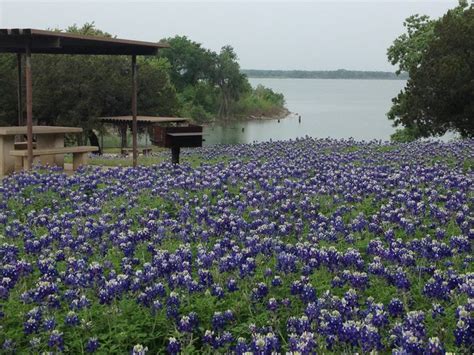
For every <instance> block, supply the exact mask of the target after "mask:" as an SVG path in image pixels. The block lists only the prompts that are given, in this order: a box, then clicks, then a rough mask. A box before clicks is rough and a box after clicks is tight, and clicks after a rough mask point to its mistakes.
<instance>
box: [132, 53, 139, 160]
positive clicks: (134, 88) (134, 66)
mask: <svg viewBox="0 0 474 355" xmlns="http://www.w3.org/2000/svg"><path fill="white" fill-rule="evenodd" d="M137 86H138V80H137V56H136V55H135V54H134V55H132V116H133V119H132V145H133V147H132V148H133V167H134V168H136V167H137V163H138V140H137V131H138V127H137V126H138V125H137Z"/></svg>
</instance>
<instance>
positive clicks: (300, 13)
mask: <svg viewBox="0 0 474 355" xmlns="http://www.w3.org/2000/svg"><path fill="white" fill-rule="evenodd" d="M456 4H457V0H437V1H424V0H417V1H406V0H399V1H390V2H389V1H384V0H377V1H365V2H361V1H336V0H333V1H316V0H314V1H306V2H302V1H279V2H275V1H253V2H242V1H226V0H223V1H222V0H221V1H219V2H201V1H179V0H178V1H173V2H163V1H153V2H152V1H140V2H138V1H110V0H105V1H104V0H102V1H101V0H98V1H65V0H63V1H50V2H44V1H22V0H15V1H11V0H0V28H15V27H16V28H18V27H20V28H38V29H46V28H56V27H57V28H65V27H67V26H69V25H71V24H78V25H82V24H84V23H85V22H92V21H94V22H95V24H96V25H97V27H98V28H100V29H102V30H105V31H107V32H109V33H112V34H114V35H117V36H118V37H120V38H128V39H140V40H148V41H158V40H160V39H161V38H165V37H172V36H175V35H186V36H188V37H189V38H191V39H193V40H195V41H197V42H200V43H202V44H203V45H204V47H207V48H211V49H213V50H219V49H220V48H221V47H222V46H224V45H227V44H230V45H231V46H233V47H234V48H235V50H236V52H237V54H238V56H239V58H240V63H241V66H242V68H246V69H303V70H332V69H340V68H345V69H359V70H394V68H393V67H392V66H391V65H390V64H389V63H388V62H387V59H386V49H387V47H388V46H389V45H390V44H391V42H392V41H393V39H394V38H395V37H396V36H398V35H399V34H400V33H402V31H403V25H402V24H403V20H404V19H405V18H406V17H408V16H410V15H412V14H415V13H420V14H427V15H430V16H432V17H439V16H440V15H442V14H443V13H445V12H446V10H447V9H449V8H452V7H454V6H456Z"/></svg>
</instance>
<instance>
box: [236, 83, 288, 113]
mask: <svg viewBox="0 0 474 355" xmlns="http://www.w3.org/2000/svg"><path fill="white" fill-rule="evenodd" d="M284 105H285V98H284V96H283V95H282V94H279V93H275V92H274V91H273V90H272V89H269V88H266V87H264V86H263V85H258V86H257V87H256V88H255V90H251V91H249V92H247V93H246V94H245V95H244V96H243V97H242V98H241V99H240V100H239V101H238V102H237V103H236V105H235V107H234V112H233V114H234V115H239V114H240V115H243V116H246V117H249V116H257V117H260V116H274V115H278V114H279V113H280V111H281V107H283V106H284Z"/></svg>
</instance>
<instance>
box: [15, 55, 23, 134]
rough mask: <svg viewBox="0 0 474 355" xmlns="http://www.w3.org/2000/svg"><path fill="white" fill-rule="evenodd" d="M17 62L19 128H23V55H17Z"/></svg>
mask: <svg viewBox="0 0 474 355" xmlns="http://www.w3.org/2000/svg"><path fill="white" fill-rule="evenodd" d="M16 62H17V67H18V91H17V94H18V126H23V124H24V123H23V104H22V102H23V97H22V96H23V92H22V89H21V86H22V85H21V83H22V80H23V78H22V75H21V71H22V70H21V53H18V54H17V55H16Z"/></svg>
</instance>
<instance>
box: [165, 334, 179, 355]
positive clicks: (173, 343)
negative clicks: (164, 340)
mask: <svg viewBox="0 0 474 355" xmlns="http://www.w3.org/2000/svg"><path fill="white" fill-rule="evenodd" d="M166 350H167V352H168V354H179V353H180V351H181V344H180V343H179V341H178V340H176V338H173V337H171V338H169V339H168V347H167V348H166Z"/></svg>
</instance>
